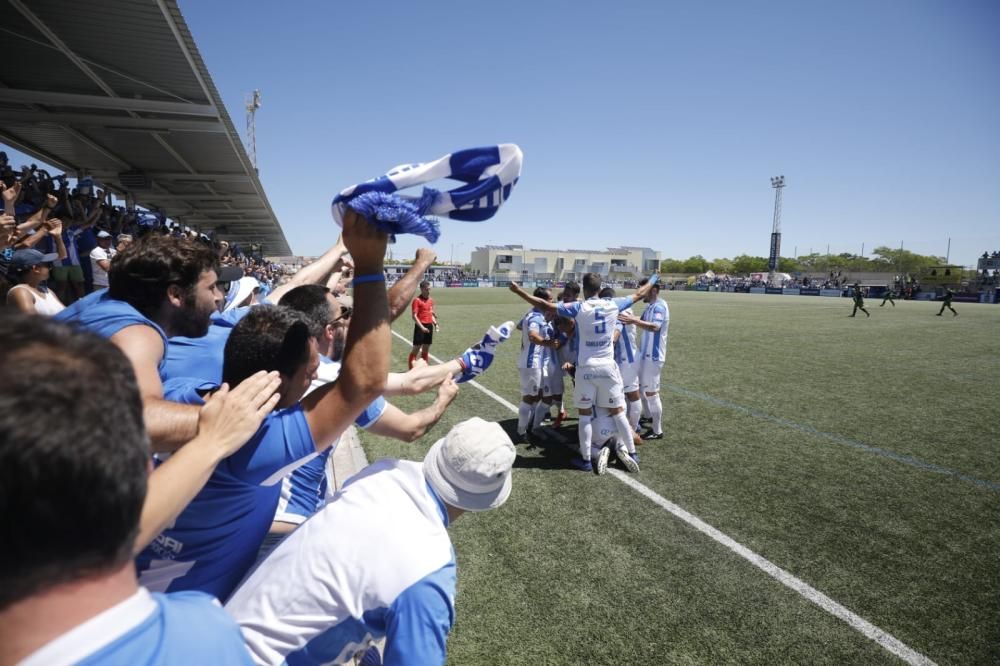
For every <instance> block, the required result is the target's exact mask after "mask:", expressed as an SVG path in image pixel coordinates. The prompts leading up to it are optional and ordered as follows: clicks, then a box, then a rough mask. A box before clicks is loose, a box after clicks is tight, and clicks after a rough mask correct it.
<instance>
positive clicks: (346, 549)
mask: <svg viewBox="0 0 1000 666" xmlns="http://www.w3.org/2000/svg"><path fill="white" fill-rule="evenodd" d="M515 458H516V452H515V450H514V445H513V444H512V443H511V441H510V439H509V438H508V437H507V435H506V434H505V433H504V432H503V429H501V428H500V426H499V425H497V424H496V423H488V422H486V421H484V420H482V419H480V418H472V419H469V420H467V421H463V422H461V423H459V424H458V425H456V426H455V427H454V428H452V429H451V431H449V432H448V434H447V435H446V436H445V437H443V438H442V439H439V440H438V441H437V442H436V443H435V444H434V445H433V446H431V448H430V450H429V451H428V452H427V455H426V456H424V459H423V462H422V463H421V462H413V461H408V460H393V459H388V458H385V459H382V460H379V461H378V462H375V463H373V464H372V465H369V466H368V467H367V468H365V469H364V470H362V471H361V472H360V473H358V474H355V475H354V476H353V477H351V478H350V479H349V480H348V481H347V483H346V484H345V485H344V487H343V488H342V489H341V491H340V492H339V493H337V495H336V497H335V498H334V499H333V500H332V501H330V502H329V503H327V504H326V505H325V506H324V507H323V508H321V509H320V510H319V512H318V513H317V514H316V515H315V516H313V517H312V518H311V519H309V520H307V521H306V522H305V523H304V524H303V525H302V526H301V527H299V528H298V529H297V530H295V532H293V533H292V534H291V536H289V537H288V538H287V539H286V540H285V541H284V542H283V543H282V544H281V545H279V546H278V547H277V548H276V549H275V551H274V552H273V553H271V555H269V556H268V557H267V559H265V560H264V561H263V563H261V565H260V566H259V567H258V568H257V569H256V570H255V571H254V572H253V573H252V574H251V575H250V576H249V578H247V580H246V582H245V583H243V585H242V586H241V587H240V588H239V589H238V590H237V591H236V593H235V594H234V595H233V597H232V599H230V600H229V602H228V603H227V604H226V610H227V611H228V612H229V613H230V615H232V617H233V618H234V619H235V620H236V621H237V622H238V623H239V625H240V627H241V628H242V630H243V636H244V637H245V639H246V643H247V647H248V648H249V649H250V654H251V657H252V658H253V660H254V662H255V663H257V664H262V665H263V664H326V663H345V662H347V661H348V660H350V659H351V658H352V657H353V656H354V655H355V654H356V653H358V652H360V651H362V650H364V649H365V648H366V647H367V646H368V644H369V642H370V641H371V640H372V639H380V638H384V639H385V649H384V655H382V659H378V660H376V661H374V663H380V662H381V661H382V660H383V659H384V663H386V664H420V665H421V666H440V665H443V664H444V663H445V661H446V658H447V640H448V634H449V633H450V631H451V628H452V625H453V624H454V622H455V613H456V610H457V609H456V606H455V595H456V593H457V577H458V573H457V572H458V565H457V562H456V559H455V548H454V546H453V545H452V542H451V539H450V537H449V536H448V528H449V527H450V526H451V525H452V524H453V523H454V522H455V521H456V520H458V518H459V517H460V516H461V515H462V514H464V513H466V512H482V511H488V510H490V509H495V508H497V507H499V506H501V505H502V504H503V503H504V502H505V501H506V500H507V498H508V497H509V496H510V491H511V483H512V477H511V473H510V471H511V466H512V465H513V463H514V460H515ZM362 663H365V662H362Z"/></svg>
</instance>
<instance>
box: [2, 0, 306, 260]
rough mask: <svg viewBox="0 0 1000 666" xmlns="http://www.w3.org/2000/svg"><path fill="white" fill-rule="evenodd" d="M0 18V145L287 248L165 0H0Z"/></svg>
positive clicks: (267, 246) (202, 222)
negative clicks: (87, 1)
mask: <svg viewBox="0 0 1000 666" xmlns="http://www.w3.org/2000/svg"><path fill="white" fill-rule="evenodd" d="M98 7H99V9H98ZM0 15H2V16H3V20H2V21H0V43H2V46H0V142H3V143H6V144H8V145H10V146H12V147H14V148H17V149H18V150H20V151H22V152H24V153H27V154H29V155H32V156H34V157H36V158H37V159H38V160H40V161H44V162H47V163H49V164H51V165H53V166H55V167H58V168H60V169H64V170H65V171H66V172H67V173H69V174H70V175H71V176H84V175H91V176H93V177H94V178H95V179H97V180H98V181H100V182H101V184H102V185H104V186H105V187H107V188H109V189H110V190H111V191H113V192H116V193H118V194H124V193H125V192H129V193H131V194H132V196H133V197H134V198H135V202H136V203H137V204H139V205H141V206H143V207H146V208H150V209H154V210H158V211H161V212H164V213H165V214H167V215H168V216H169V217H171V218H173V219H175V220H178V221H180V222H182V223H183V224H185V225H188V226H190V227H193V228H198V229H200V230H201V231H203V232H207V231H209V230H212V229H216V230H218V232H219V234H220V235H221V236H222V237H223V238H227V239H229V240H232V241H235V242H238V243H249V242H252V241H258V242H260V243H262V244H263V250H264V252H265V253H267V254H290V253H291V250H290V248H289V247H288V241H287V240H286V239H285V235H284V232H283V231H282V230H281V226H280V225H279V224H278V220H277V219H276V218H275V215H274V211H273V210H271V205H270V204H269V203H268V201H267V197H266V196H265V194H264V188H263V187H262V186H261V183H260V179H259V178H258V177H257V173H256V171H255V170H254V168H253V166H252V165H251V163H250V159H249V157H248V156H247V154H246V151H245V150H244V147H243V144H242V142H241V140H240V137H239V134H237V132H236V128H235V127H234V126H233V123H232V120H230V118H229V115H228V114H227V113H226V109H225V107H224V106H223V104H222V100H221V99H220V97H219V93H218V91H217V90H216V89H215V85H214V84H213V83H212V79H211V77H210V76H209V73H208V69H207V68H206V67H205V63H204V62H203V61H202V59H201V55H200V54H199V53H198V48H197V47H196V46H195V43H194V39H193V38H192V37H191V33H190V32H189V31H188V28H187V25H186V24H185V22H184V19H183V17H182V16H181V12H180V9H178V7H177V2H176V0H102V1H101V2H100V3H99V5H94V4H91V3H86V2H65V0H31V1H30V2H28V1H27V0H0Z"/></svg>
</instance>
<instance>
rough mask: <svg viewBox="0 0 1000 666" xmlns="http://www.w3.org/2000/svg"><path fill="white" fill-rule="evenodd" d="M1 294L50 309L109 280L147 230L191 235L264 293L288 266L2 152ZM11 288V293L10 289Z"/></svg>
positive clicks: (22, 304)
mask: <svg viewBox="0 0 1000 666" xmlns="http://www.w3.org/2000/svg"><path fill="white" fill-rule="evenodd" d="M0 195H2V199H3V214H2V216H0V252H2V254H0V298H3V299H5V300H6V302H7V303H8V304H9V305H13V306H17V307H20V308H21V309H27V308H29V307H30V306H31V305H32V304H33V303H35V302H39V303H44V305H43V307H44V308H47V309H48V311H49V313H50V314H51V313H52V312H51V311H52V310H55V311H58V309H61V308H60V305H61V306H67V305H71V304H72V303H74V302H75V301H77V300H78V299H80V298H83V297H84V296H85V295H87V294H89V293H91V292H93V291H95V290H97V289H103V288H106V287H107V286H108V277H107V275H108V270H109V268H110V262H111V260H112V259H113V258H114V256H115V255H116V254H117V253H119V252H121V251H122V250H124V249H125V248H127V247H128V246H129V245H130V244H131V243H133V242H135V241H136V240H139V239H142V238H145V237H146V236H149V235H162V236H170V237H174V238H189V239H191V240H193V241H194V242H196V243H199V244H201V245H204V246H206V247H207V248H210V249H211V251H212V252H213V253H214V254H215V255H216V256H217V257H218V260H219V262H220V264H221V265H223V266H238V267H239V268H241V269H242V271H243V275H244V276H245V277H246V278H248V282H249V279H253V280H255V281H256V283H255V284H254V285H253V286H252V288H253V289H254V290H255V291H257V292H258V293H260V294H261V295H262V296H263V295H266V294H267V293H269V292H270V291H272V290H273V289H274V288H275V287H276V286H278V285H279V284H281V283H282V282H283V281H284V280H285V279H286V273H287V271H286V268H285V267H284V266H283V265H281V264H276V263H272V262H269V261H267V260H266V259H265V258H264V256H263V254H262V252H261V246H260V245H259V244H252V245H250V246H249V247H243V246H240V245H239V244H235V243H233V244H231V243H229V242H228V241H226V240H224V239H222V238H219V237H218V236H217V235H216V234H215V233H214V232H211V233H207V234H206V233H200V232H199V231H197V230H195V229H191V228H190V227H186V226H183V225H181V224H178V223H175V222H173V221H171V220H168V219H166V218H165V217H164V216H163V215H160V214H158V213H152V212H147V211H142V210H140V209H136V208H135V207H133V206H128V205H115V204H114V203H113V199H112V197H111V195H110V193H106V192H104V191H102V190H101V189H99V188H98V187H97V186H96V185H95V184H94V182H93V181H92V180H91V179H89V178H83V179H80V180H79V181H77V182H76V184H75V186H71V185H70V180H69V179H68V178H67V177H66V176H65V175H55V176H52V175H50V174H49V173H48V172H47V171H45V170H44V169H40V168H38V167H36V166H35V165H30V166H24V167H22V168H21V169H20V170H15V169H13V168H12V167H11V165H10V164H9V163H8V160H7V156H6V154H4V153H0ZM14 287H20V288H19V289H14V290H13V294H14V295H13V296H11V295H10V294H11V289H12V288H14Z"/></svg>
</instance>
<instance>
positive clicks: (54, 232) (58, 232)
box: [45, 218, 69, 261]
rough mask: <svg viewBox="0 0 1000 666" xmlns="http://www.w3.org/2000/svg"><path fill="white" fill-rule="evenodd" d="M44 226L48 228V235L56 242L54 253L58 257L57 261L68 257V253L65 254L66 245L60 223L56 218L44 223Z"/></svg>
mask: <svg viewBox="0 0 1000 666" xmlns="http://www.w3.org/2000/svg"><path fill="white" fill-rule="evenodd" d="M45 226H46V227H48V229H49V235H51V236H52V238H53V239H54V240H55V242H56V253H57V254H58V255H59V261H62V260H63V259H65V258H66V257H67V256H69V255H68V253H67V252H66V243H65V241H63V236H62V232H63V225H62V221H61V220H58V219H56V218H52V219H51V220H48V221H47V222H46V223H45Z"/></svg>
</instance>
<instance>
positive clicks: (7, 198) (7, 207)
mask: <svg viewBox="0 0 1000 666" xmlns="http://www.w3.org/2000/svg"><path fill="white" fill-rule="evenodd" d="M0 195H2V196H3V214H4V215H10V216H13V215H14V210H15V207H16V206H17V199H18V197H19V196H20V195H21V181H19V180H16V181H14V184H13V185H11V186H10V187H4V184H3V183H0Z"/></svg>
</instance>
